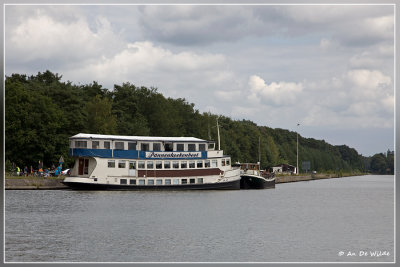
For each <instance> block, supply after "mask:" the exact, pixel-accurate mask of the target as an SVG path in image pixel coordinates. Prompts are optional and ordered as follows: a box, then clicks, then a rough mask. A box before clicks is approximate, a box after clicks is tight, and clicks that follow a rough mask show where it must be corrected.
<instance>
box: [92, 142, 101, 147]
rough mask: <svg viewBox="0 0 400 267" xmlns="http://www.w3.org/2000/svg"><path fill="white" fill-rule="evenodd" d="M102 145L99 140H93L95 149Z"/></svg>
mask: <svg viewBox="0 0 400 267" xmlns="http://www.w3.org/2000/svg"><path fill="white" fill-rule="evenodd" d="M99 147H100V142H99V141H92V148H93V149H98V148H99Z"/></svg>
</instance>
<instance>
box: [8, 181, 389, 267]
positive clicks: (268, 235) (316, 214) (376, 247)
mask: <svg viewBox="0 0 400 267" xmlns="http://www.w3.org/2000/svg"><path fill="white" fill-rule="evenodd" d="M394 252H395V251H394V176H374V175H370V176H359V177H347V178H341V179H326V180H317V181H309V182H297V183H287V184H277V185H276V188H275V189H266V190H238V191H156V192H152V191H146V192H144V191H130V192H125V191H95V192H89V191H72V190H53V191H50V190H48V191H40V190H28V191H17V190H16V191H13V190H7V191H5V261H6V262H388V261H389V262H393V261H394Z"/></svg>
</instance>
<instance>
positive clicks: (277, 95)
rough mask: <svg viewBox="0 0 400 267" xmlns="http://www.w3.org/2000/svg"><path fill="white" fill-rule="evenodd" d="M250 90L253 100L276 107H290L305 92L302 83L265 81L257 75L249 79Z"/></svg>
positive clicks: (250, 96)
mask: <svg viewBox="0 0 400 267" xmlns="http://www.w3.org/2000/svg"><path fill="white" fill-rule="evenodd" d="M249 89H250V95H249V97H248V98H249V99H251V100H261V101H263V102H266V103H270V104H275V105H289V104H293V103H295V101H296V96H297V94H298V93H300V92H301V91H302V90H303V85H302V84H301V83H293V82H278V83H277V82H271V84H269V85H268V84H266V83H265V81H264V80H263V79H262V78H260V77H259V76H257V75H253V76H251V77H250V78H249Z"/></svg>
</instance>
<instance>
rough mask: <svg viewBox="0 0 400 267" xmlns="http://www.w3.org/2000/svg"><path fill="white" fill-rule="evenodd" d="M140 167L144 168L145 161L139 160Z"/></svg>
mask: <svg viewBox="0 0 400 267" xmlns="http://www.w3.org/2000/svg"><path fill="white" fill-rule="evenodd" d="M138 169H144V161H138Z"/></svg>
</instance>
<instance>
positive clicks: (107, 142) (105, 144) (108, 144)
mask: <svg viewBox="0 0 400 267" xmlns="http://www.w3.org/2000/svg"><path fill="white" fill-rule="evenodd" d="M104 149H110V142H109V141H104Z"/></svg>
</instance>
